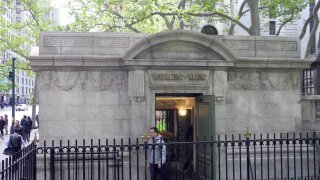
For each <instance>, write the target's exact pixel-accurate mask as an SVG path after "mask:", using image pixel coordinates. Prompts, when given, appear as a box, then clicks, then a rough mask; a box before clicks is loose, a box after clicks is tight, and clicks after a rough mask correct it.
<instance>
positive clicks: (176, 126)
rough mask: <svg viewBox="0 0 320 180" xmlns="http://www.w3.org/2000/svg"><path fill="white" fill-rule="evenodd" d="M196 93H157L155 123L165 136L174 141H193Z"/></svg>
mask: <svg viewBox="0 0 320 180" xmlns="http://www.w3.org/2000/svg"><path fill="white" fill-rule="evenodd" d="M195 97H196V96H195V95H188V94H160V95H156V102H155V104H156V108H155V109H156V113H155V122H154V125H155V127H157V128H158V129H159V131H160V132H161V133H162V134H163V135H164V138H165V139H167V140H169V141H174V142H191V141H193V137H194V134H193V132H194V120H195V117H194V109H195V99H196V98H195Z"/></svg>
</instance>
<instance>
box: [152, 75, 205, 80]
mask: <svg viewBox="0 0 320 180" xmlns="http://www.w3.org/2000/svg"><path fill="white" fill-rule="evenodd" d="M151 76H152V78H153V79H154V80H155V81H182V80H185V79H187V80H190V81H203V80H206V78H207V75H206V74H200V73H194V74H186V75H185V74H151Z"/></svg>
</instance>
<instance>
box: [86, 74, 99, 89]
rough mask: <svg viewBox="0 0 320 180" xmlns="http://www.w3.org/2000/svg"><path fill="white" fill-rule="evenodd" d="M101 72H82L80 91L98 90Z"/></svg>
mask: <svg viewBox="0 0 320 180" xmlns="http://www.w3.org/2000/svg"><path fill="white" fill-rule="evenodd" d="M100 78H101V72H84V77H83V81H82V89H91V88H92V89H95V90H100Z"/></svg>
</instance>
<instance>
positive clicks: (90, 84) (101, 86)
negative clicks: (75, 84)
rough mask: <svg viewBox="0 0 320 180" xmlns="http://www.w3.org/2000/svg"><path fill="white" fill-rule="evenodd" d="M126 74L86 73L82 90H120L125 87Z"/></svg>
mask: <svg viewBox="0 0 320 180" xmlns="http://www.w3.org/2000/svg"><path fill="white" fill-rule="evenodd" d="M125 79H127V76H126V73H125V72H100V71H98V72H84V75H83V81H82V89H91V90H92V89H93V90H98V91H106V90H109V89H112V90H120V89H122V88H123V87H124V84H125V82H124V81H125Z"/></svg>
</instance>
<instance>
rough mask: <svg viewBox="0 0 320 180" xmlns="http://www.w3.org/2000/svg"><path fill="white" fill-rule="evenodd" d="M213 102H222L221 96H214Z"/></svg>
mask: <svg viewBox="0 0 320 180" xmlns="http://www.w3.org/2000/svg"><path fill="white" fill-rule="evenodd" d="M215 100H216V101H217V102H222V101H223V96H215Z"/></svg>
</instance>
